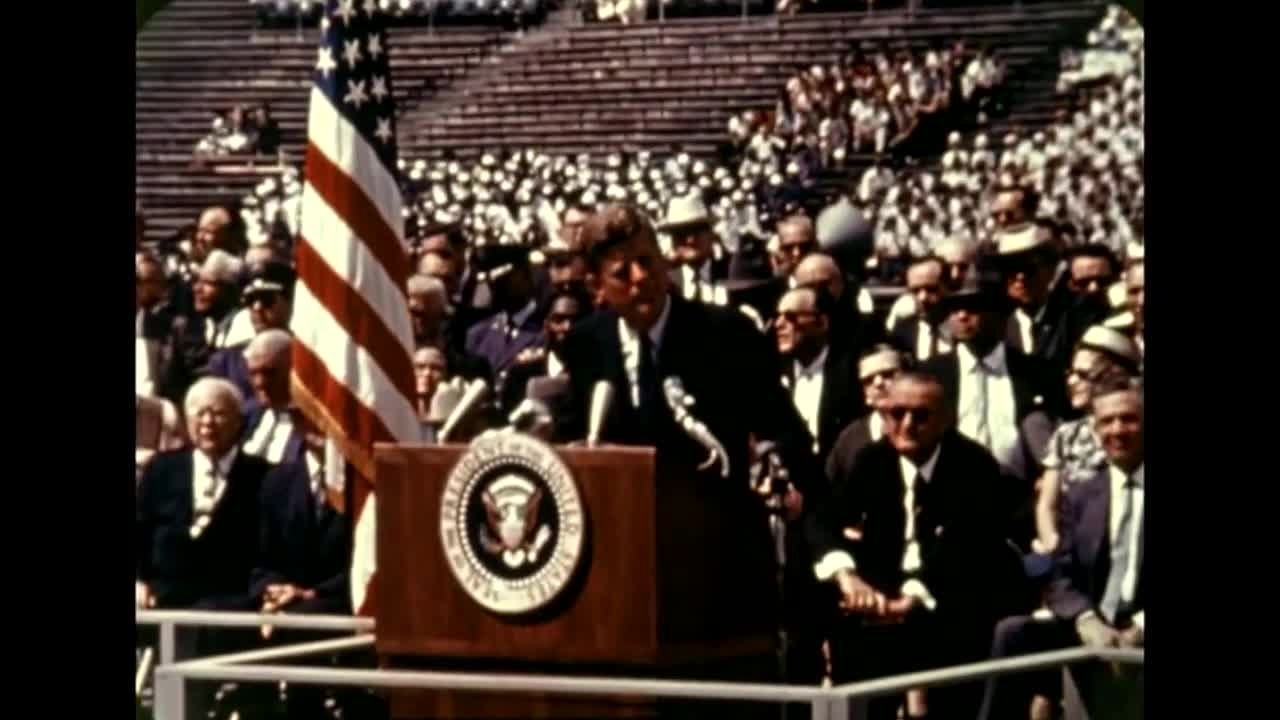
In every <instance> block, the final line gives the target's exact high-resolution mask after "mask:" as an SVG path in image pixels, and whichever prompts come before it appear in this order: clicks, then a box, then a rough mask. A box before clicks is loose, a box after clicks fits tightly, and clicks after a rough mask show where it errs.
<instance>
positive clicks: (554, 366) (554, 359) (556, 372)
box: [547, 350, 564, 377]
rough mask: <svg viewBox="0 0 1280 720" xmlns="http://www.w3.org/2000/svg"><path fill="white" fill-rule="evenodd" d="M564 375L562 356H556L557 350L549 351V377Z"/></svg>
mask: <svg viewBox="0 0 1280 720" xmlns="http://www.w3.org/2000/svg"><path fill="white" fill-rule="evenodd" d="M563 374H564V363H562V362H560V356H559V355H556V351H555V350H548V351H547V375H548V376H550V377H558V376H560V375H563Z"/></svg>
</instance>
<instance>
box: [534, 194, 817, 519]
mask: <svg viewBox="0 0 1280 720" xmlns="http://www.w3.org/2000/svg"><path fill="white" fill-rule="evenodd" d="M581 237H582V241H583V248H584V252H585V254H586V257H587V262H588V265H589V268H590V272H591V274H592V276H593V279H594V283H595V288H594V289H595V292H596V294H597V297H599V298H600V299H601V300H602V301H603V308H602V309H601V310H600V312H598V313H596V314H594V315H593V316H591V317H590V318H588V319H586V320H584V321H583V322H581V323H580V324H579V325H578V326H577V327H576V328H575V329H574V331H573V333H571V334H570V336H569V337H568V339H567V340H566V342H565V348H564V351H563V354H564V359H565V365H566V367H567V368H568V371H569V377H570V383H571V392H572V400H571V401H570V402H569V403H568V407H569V409H568V411H567V415H568V417H564V418H559V419H558V423H557V424H558V428H559V431H558V434H559V435H560V436H561V438H562V439H564V440H577V439H581V438H583V437H585V436H587V435H588V434H589V429H590V428H589V426H590V425H592V424H594V425H595V430H596V433H597V434H598V440H599V441H600V442H603V443H613V444H621V445H647V446H653V447H656V448H657V452H658V456H659V459H660V462H661V463H662V464H663V465H664V466H666V467H674V468H678V469H680V470H682V471H683V470H686V469H687V470H688V471H689V472H690V473H692V474H696V475H698V476H700V477H702V476H708V477H713V476H716V475H718V476H719V477H721V478H722V479H726V480H728V481H729V482H731V483H735V484H737V485H738V486H739V487H741V488H742V489H743V491H746V490H748V489H749V481H748V471H749V467H750V462H751V441H752V439H754V440H755V441H757V442H759V441H772V442H773V443H774V444H775V446H776V447H777V448H778V450H779V455H780V457H781V458H782V460H783V464H784V465H785V466H786V467H787V469H788V470H789V471H790V477H791V480H792V482H793V484H795V485H796V487H797V489H798V490H799V491H800V492H801V493H802V494H803V493H805V492H807V491H811V490H813V489H815V488H816V487H817V486H818V485H819V483H811V482H809V481H810V480H811V479H812V478H817V477H819V474H818V468H817V467H816V464H815V463H816V461H815V460H814V459H813V456H812V453H811V452H810V450H809V448H810V446H811V445H812V443H813V440H812V438H811V437H810V436H809V432H808V429H807V428H806V427H805V425H804V421H803V420H802V419H801V418H800V416H799V415H798V414H797V412H796V410H795V407H794V406H793V405H792V403H791V402H790V400H789V399H788V398H787V396H786V393H785V391H784V390H783V388H782V387H781V386H780V385H779V384H778V381H777V378H778V361H777V357H776V354H775V353H774V352H773V349H772V348H771V347H770V346H769V343H768V342H767V340H766V339H765V337H764V336H763V335H761V333H760V331H759V330H757V329H756V328H755V327H754V326H753V325H752V324H751V322H750V320H749V319H748V318H747V317H746V316H745V315H742V314H741V313H739V312H737V311H734V310H732V309H728V308H722V307H718V306H714V305H707V304H702V303H696V302H691V301H688V300H685V299H683V298H681V297H678V296H676V295H675V294H673V293H671V292H670V280H669V276H668V272H667V270H668V268H667V263H666V261H665V260H664V258H663V255H662V251H661V250H660V249H659V247H658V242H657V237H656V235H655V233H654V229H653V227H652V225H651V224H650V223H649V221H648V219H647V218H645V217H644V215H643V214H641V213H640V212H639V211H638V210H636V209H635V208H634V207H631V206H628V205H609V206H607V207H606V208H604V209H603V210H601V211H600V212H599V213H597V214H596V215H594V216H592V217H591V218H590V219H589V220H588V221H587V223H586V225H585V226H584V227H583V229H582V236H581ZM602 382H603V383H605V384H607V385H608V387H609V388H611V389H612V392H608V393H606V394H607V395H611V396H612V398H611V401H609V402H604V401H603V400H602V399H601V398H600V395H601V390H600V389H599V388H598V387H597V386H598V385H599V384H600V383H602ZM593 396H594V402H593ZM593 405H594V406H595V407H592V406H593ZM593 415H594V417H593Z"/></svg>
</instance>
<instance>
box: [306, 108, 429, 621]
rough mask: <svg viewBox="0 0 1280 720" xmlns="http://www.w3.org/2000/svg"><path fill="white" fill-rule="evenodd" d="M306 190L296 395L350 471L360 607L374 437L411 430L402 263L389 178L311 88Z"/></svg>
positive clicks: (360, 605)
mask: <svg viewBox="0 0 1280 720" xmlns="http://www.w3.org/2000/svg"><path fill="white" fill-rule="evenodd" d="M307 135H308V144H307V152H306V169H305V173H304V175H305V177H306V186H305V188H304V190H303V196H302V224H301V228H300V232H299V237H298V241H297V245H296V253H297V256H296V261H297V268H298V285H297V288H296V290H295V294H294V305H293V321H292V330H293V333H294V338H295V340H296V342H295V343H294V345H293V348H294V349H293V385H294V395H295V398H296V399H297V401H298V404H299V405H300V406H301V408H302V409H303V411H304V412H306V413H307V414H308V415H309V416H310V417H311V418H312V419H313V420H314V421H315V422H316V423H317V424H318V425H319V426H320V427H321V428H323V429H324V431H325V432H326V433H327V434H328V435H329V437H330V438H331V439H333V440H334V441H335V442H336V443H337V445H338V446H339V448H340V449H341V450H342V454H343V456H344V457H345V458H346V460H347V461H348V462H349V463H350V464H351V465H352V467H353V469H354V470H355V471H356V475H357V476H358V477H357V478H356V479H355V480H354V482H353V487H352V491H353V492H352V493H351V498H352V507H350V508H348V510H349V511H350V512H351V513H353V515H352V517H353V518H354V521H355V525H356V528H357V529H356V548H355V557H354V558H353V565H352V588H351V591H352V603H353V607H355V608H356V610H357V611H358V612H362V613H363V612H367V610H368V608H367V607H366V605H367V600H368V598H369V597H370V593H369V590H370V584H371V582H372V579H373V575H374V570H375V565H374V562H373V561H374V548H373V537H374V535H375V533H374V531H373V525H372V521H373V513H372V512H364V511H365V510H370V511H371V510H372V509H373V505H372V504H370V503H369V502H367V500H369V499H371V498H372V484H371V482H370V479H371V478H372V475H373V445H374V443H377V442H412V441H416V440H417V439H418V438H419V436H420V431H419V426H418V422H417V417H416V415H415V413H414V410H413V405H412V402H411V400H410V398H411V397H412V396H413V371H412V365H411V363H410V356H411V353H412V347H413V345H412V342H413V340H412V338H413V334H412V329H411V326H410V321H409V307H408V301H407V299H406V296H405V280H406V278H407V277H408V273H409V260H408V256H407V252H406V248H405V243H404V224H403V219H402V217H401V206H402V200H401V197H400V189H399V186H398V185H397V184H396V182H395V178H394V177H393V176H392V174H391V173H390V172H389V171H388V170H387V168H386V167H385V166H384V165H383V164H382V162H381V161H379V159H378V156H377V154H376V153H375V152H374V150H373V148H371V147H370V146H369V144H368V142H367V141H366V140H365V139H364V137H362V136H361V135H360V133H359V132H358V131H357V130H356V128H355V127H353V126H352V125H351V124H350V123H349V122H348V121H347V120H346V118H344V117H343V116H342V115H341V114H340V113H339V112H337V110H336V109H335V108H334V107H333V105H332V104H331V102H330V100H329V99H328V97H327V96H326V95H325V94H324V93H323V92H321V91H320V90H318V89H313V90H312V93H311V106H310V111H309V116H308V121H307Z"/></svg>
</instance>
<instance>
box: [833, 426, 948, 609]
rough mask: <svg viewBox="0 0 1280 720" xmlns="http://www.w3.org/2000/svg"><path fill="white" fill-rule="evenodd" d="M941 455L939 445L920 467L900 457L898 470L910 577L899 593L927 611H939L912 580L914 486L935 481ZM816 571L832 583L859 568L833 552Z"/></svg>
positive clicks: (915, 564)
mask: <svg viewBox="0 0 1280 720" xmlns="http://www.w3.org/2000/svg"><path fill="white" fill-rule="evenodd" d="M872 419H873V422H874V419H875V416H872ZM941 452H942V446H941V445H939V446H938V447H936V448H934V449H933V454H932V455H930V456H929V459H928V460H926V461H925V462H924V464H922V465H920V466H919V467H917V466H916V464H915V463H913V462H911V461H910V460H908V459H907V458H905V457H902V456H899V457H898V468H899V469H900V470H901V473H902V484H903V487H904V488H905V491H904V492H903V494H902V505H903V509H904V510H905V511H906V518H907V522H906V526H905V528H904V533H903V539H904V540H905V544H904V546H903V552H902V570H903V572H904V573H906V574H907V575H908V578H907V580H906V581H905V582H903V583H902V587H901V588H900V589H899V592H900V593H901V594H902V595H903V596H904V597H914V598H917V599H918V600H919V601H920V603H921V604H922V605H923V606H924V607H925V609H926V610H933V609H934V608H936V607H937V605H938V602H937V600H935V599H934V597H933V594H932V593H930V592H929V589H928V588H927V587H925V585H924V583H923V582H921V581H920V579H919V578H916V577H910V576H911V575H912V574H914V573H916V572H918V571H919V570H920V544H919V542H918V540H917V538H916V523H915V500H916V498H915V484H914V483H915V479H916V475H917V474H920V475H921V480H922V481H923V482H925V483H928V482H929V481H930V480H932V478H933V471H934V469H935V468H937V466H938V456H939V455H940V454H941ZM813 570H814V574H815V575H817V577H818V579H819V580H830V579H831V578H832V577H834V576H835V574H836V573H837V572H839V571H841V570H852V571H854V572H856V571H857V564H856V563H854V561H853V557H852V556H851V555H849V553H847V552H845V551H843V550H832V551H831V552H829V553H827V554H826V555H823V556H822V560H820V561H819V562H818V563H817V564H816V565H814V568H813Z"/></svg>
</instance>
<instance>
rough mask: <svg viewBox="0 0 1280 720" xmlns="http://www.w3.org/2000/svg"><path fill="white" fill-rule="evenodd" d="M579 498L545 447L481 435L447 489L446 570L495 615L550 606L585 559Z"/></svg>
mask: <svg viewBox="0 0 1280 720" xmlns="http://www.w3.org/2000/svg"><path fill="white" fill-rule="evenodd" d="M584 520H585V518H584V517H583V510H582V499H581V497H580V496H579V495H578V487H577V485H575V484H574V482H573V477H572V476H571V475H570V474H569V468H568V467H566V466H565V464H564V462H563V461H562V460H561V459H560V458H559V456H557V455H556V454H555V451H554V450H552V449H551V447H550V446H548V445H547V444H546V443H544V442H542V441H541V440H538V439H537V438H534V437H531V436H529V435H523V434H519V433H491V434H486V435H482V436H481V437H479V438H477V439H476V440H475V442H473V443H472V444H471V447H470V448H468V449H467V452H466V454H465V455H463V456H462V457H461V458H460V459H459V460H458V463H457V464H456V465H454V467H453V470H452V471H451V472H450V473H449V477H448V480H447V481H446V482H445V486H444V494H443V496H442V497H441V499H440V540H441V543H442V546H443V548H444V554H445V559H446V561H447V562H448V564H449V569H450V570H451V571H452V572H453V576H454V577H455V578H457V580H458V583H459V584H461V585H462V588H463V589H464V590H465V591H466V593H467V594H468V595H470V596H471V598H472V599H473V600H475V601H476V602H477V603H479V604H480V605H481V606H483V607H485V608H487V609H488V610H491V611H493V612H496V613H502V614H504V615H516V614H522V613H528V612H532V611H534V610H537V609H539V608H541V607H543V606H545V605H546V604H547V603H549V602H551V601H552V600H554V599H555V598H556V596H558V595H559V594H560V592H561V591H563V590H564V588H565V586H567V585H568V584H569V581H570V580H571V579H572V577H573V573H574V570H575V569H576V568H577V566H578V561H579V559H580V558H581V556H582V542H583V532H584V528H583V525H584Z"/></svg>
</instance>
